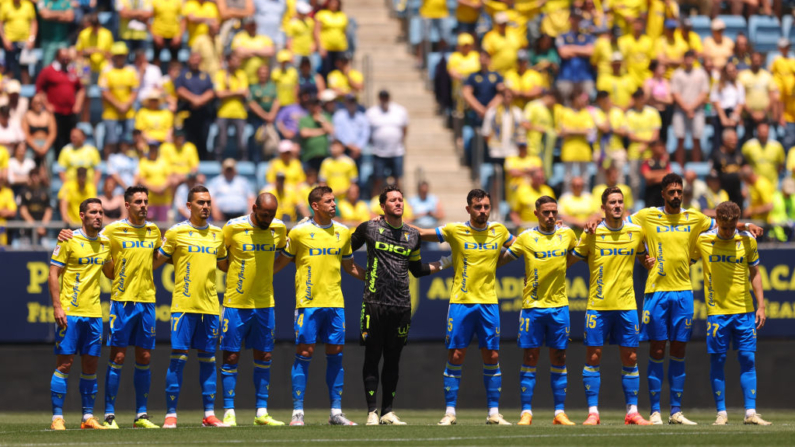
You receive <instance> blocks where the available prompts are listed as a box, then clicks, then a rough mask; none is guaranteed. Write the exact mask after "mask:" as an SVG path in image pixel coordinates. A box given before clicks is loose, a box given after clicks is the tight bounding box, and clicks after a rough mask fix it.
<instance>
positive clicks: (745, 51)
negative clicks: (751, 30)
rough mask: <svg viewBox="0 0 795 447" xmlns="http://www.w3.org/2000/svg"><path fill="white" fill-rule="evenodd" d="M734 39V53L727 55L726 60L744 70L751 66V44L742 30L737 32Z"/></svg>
mask: <svg viewBox="0 0 795 447" xmlns="http://www.w3.org/2000/svg"><path fill="white" fill-rule="evenodd" d="M734 39H735V40H734V53H733V54H732V55H731V57H729V60H728V62H733V63H734V65H736V66H737V69H738V70H740V71H742V70H746V69H748V67H750V66H751V53H752V52H751V44H750V43H749V42H748V37H746V35H745V33H743V32H742V31H740V32H738V33H737V36H736V37H735V38H734Z"/></svg>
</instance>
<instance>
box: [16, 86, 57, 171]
mask: <svg viewBox="0 0 795 447" xmlns="http://www.w3.org/2000/svg"><path fill="white" fill-rule="evenodd" d="M45 101H46V96H45V95H44V94H43V93H36V95H34V96H33V99H31V101H30V108H29V109H28V110H27V111H26V112H25V115H24V116H23V117H22V132H23V133H24V134H25V142H26V143H27V145H28V149H30V150H31V151H33V158H34V160H35V161H36V164H38V165H41V164H44V165H46V166H47V169H50V168H51V167H52V163H53V161H54V160H55V151H53V150H51V149H52V148H53V144H54V143H55V138H56V136H57V134H58V130H57V127H56V125H55V117H54V116H53V114H52V113H50V111H49V110H47V108H46V107H45Z"/></svg>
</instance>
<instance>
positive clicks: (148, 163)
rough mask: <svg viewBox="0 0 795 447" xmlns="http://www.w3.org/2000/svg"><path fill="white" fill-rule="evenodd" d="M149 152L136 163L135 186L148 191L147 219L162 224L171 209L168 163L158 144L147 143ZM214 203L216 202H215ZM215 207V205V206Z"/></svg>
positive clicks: (171, 196) (171, 194) (154, 142)
mask: <svg viewBox="0 0 795 447" xmlns="http://www.w3.org/2000/svg"><path fill="white" fill-rule="evenodd" d="M147 144H148V146H149V152H147V154H146V158H142V159H141V160H140V161H139V162H138V176H137V177H136V179H135V184H136V185H138V184H140V185H143V186H145V187H146V188H147V189H149V214H148V215H147V218H148V219H151V220H153V221H158V222H163V221H166V220H168V210H169V209H170V208H171V201H172V199H173V192H172V190H171V182H170V179H171V169H170V166H169V163H168V161H166V159H165V158H163V157H161V156H160V143H159V142H157V141H154V140H152V141H149V142H147ZM216 203H218V202H217V200H216ZM216 206H217V205H216Z"/></svg>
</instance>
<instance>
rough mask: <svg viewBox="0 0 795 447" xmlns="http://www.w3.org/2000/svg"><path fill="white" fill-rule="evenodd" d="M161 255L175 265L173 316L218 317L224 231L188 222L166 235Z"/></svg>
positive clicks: (180, 224)
mask: <svg viewBox="0 0 795 447" xmlns="http://www.w3.org/2000/svg"><path fill="white" fill-rule="evenodd" d="M159 251H160V253H161V254H162V255H164V256H167V257H169V258H171V260H172V261H173V262H174V293H173V297H172V300H171V312H187V313H196V314H210V315H218V313H219V310H220V308H219V304H218V291H217V290H216V287H215V282H216V280H217V273H216V264H217V263H218V261H223V260H224V259H226V258H227V254H226V246H225V245H224V235H223V232H222V231H221V229H220V228H218V227H216V226H215V225H210V224H207V225H205V226H203V227H201V228H197V227H194V226H193V224H191V223H190V221H188V220H186V221H184V222H181V223H178V224H176V225H174V226H172V227H171V228H169V229H168V230H167V231H166V236H165V237H164V238H163V245H162V246H161V247H160V249H159Z"/></svg>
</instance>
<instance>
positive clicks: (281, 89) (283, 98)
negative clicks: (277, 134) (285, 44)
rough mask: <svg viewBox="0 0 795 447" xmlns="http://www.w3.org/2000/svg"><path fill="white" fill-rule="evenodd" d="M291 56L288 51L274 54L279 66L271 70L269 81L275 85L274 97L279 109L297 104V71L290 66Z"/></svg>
mask: <svg viewBox="0 0 795 447" xmlns="http://www.w3.org/2000/svg"><path fill="white" fill-rule="evenodd" d="M292 61H293V55H292V54H291V53H290V51H289V50H281V51H279V52H278V53H277V54H276V62H278V63H279V66H278V67H276V68H274V69H273V73H271V80H273V82H274V83H275V84H276V96H277V97H278V99H279V107H286V106H289V105H292V104H295V103H296V102H298V96H297V90H298V81H299V76H298V70H296V69H295V67H293V66H292V65H291V63H292Z"/></svg>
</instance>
